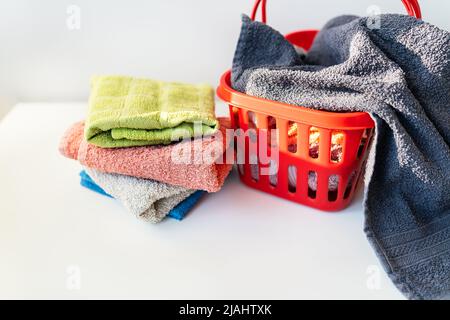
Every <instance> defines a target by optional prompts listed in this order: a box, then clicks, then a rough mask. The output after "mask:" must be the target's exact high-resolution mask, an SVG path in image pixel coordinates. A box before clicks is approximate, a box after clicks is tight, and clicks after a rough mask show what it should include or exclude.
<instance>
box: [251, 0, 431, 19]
mask: <svg viewBox="0 0 450 320" xmlns="http://www.w3.org/2000/svg"><path fill="white" fill-rule="evenodd" d="M266 2H267V0H256V1H255V4H254V5H253V9H252V14H251V16H250V17H251V19H252V20H255V18H256V13H257V12H258V8H259V5H260V3H262V4H261V21H262V22H263V23H266V21H267V15H266ZM402 2H403V5H404V6H405V8H406V11H407V12H408V14H409V15H410V16H413V17H416V18H417V19H422V11H421V10H420V6H419V2H418V1H417V0H402Z"/></svg>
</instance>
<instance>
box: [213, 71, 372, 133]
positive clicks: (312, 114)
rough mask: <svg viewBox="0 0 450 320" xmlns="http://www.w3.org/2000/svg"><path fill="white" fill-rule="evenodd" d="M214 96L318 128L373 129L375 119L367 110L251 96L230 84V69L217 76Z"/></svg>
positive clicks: (256, 110)
mask: <svg viewBox="0 0 450 320" xmlns="http://www.w3.org/2000/svg"><path fill="white" fill-rule="evenodd" d="M216 92H217V95H218V96H219V98H220V99H222V100H223V101H225V102H227V103H228V104H230V105H232V106H235V107H238V108H242V109H246V110H249V111H253V112H258V113H262V114H265V115H268V116H273V117H275V118H282V119H285V120H288V121H295V122H299V123H304V124H309V125H313V126H317V127H321V128H328V129H342V130H357V129H367V128H373V127H374V126H375V122H374V121H373V119H372V117H371V116H370V114H368V113H366V112H342V113H340V112H332V111H322V110H315V109H310V108H306V107H302V106H294V105H290V104H287V103H282V102H277V101H273V100H269V99H264V98H258V97H253V96H250V95H247V94H245V93H242V92H239V91H236V90H234V89H233V88H232V87H231V70H227V71H225V73H223V74H222V76H221V77H220V83H219V86H218V87H217V90H216Z"/></svg>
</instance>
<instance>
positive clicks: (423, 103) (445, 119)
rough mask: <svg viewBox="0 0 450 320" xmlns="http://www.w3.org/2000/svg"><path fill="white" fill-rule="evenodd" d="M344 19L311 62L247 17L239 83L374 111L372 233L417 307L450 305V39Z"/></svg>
mask: <svg viewBox="0 0 450 320" xmlns="http://www.w3.org/2000/svg"><path fill="white" fill-rule="evenodd" d="M380 19H381V20H380V22H381V28H379V29H371V28H369V27H368V24H367V18H358V17H354V16H342V17H338V18H336V19H333V20H332V21H330V22H329V23H328V24H327V25H326V26H325V27H324V28H323V30H322V31H321V32H320V33H319V34H318V36H317V38H316V40H315V42H314V44H313V47H312V48H311V50H310V51H309V53H308V55H307V56H306V58H305V59H304V60H301V59H300V58H299V56H295V55H294V53H293V50H294V48H293V46H292V45H290V44H289V43H288V42H287V41H286V40H284V39H283V38H282V37H281V35H280V34H279V33H278V32H276V31H274V30H273V29H271V28H270V27H268V26H266V25H263V24H261V23H258V22H252V21H250V20H249V19H248V18H247V17H244V18H243V26H242V31H241V35H240V39H239V42H238V46H237V49H236V54H235V57H234V61H233V69H232V71H233V75H232V85H233V87H234V88H235V89H237V90H239V91H242V92H246V93H247V94H249V95H253V96H257V97H261V98H266V99H271V100H276V101H281V102H284V103H289V104H292V105H301V106H306V107H310V108H320V109H326V110H331V111H365V112H369V113H370V114H371V115H372V117H373V119H374V120H375V122H376V136H375V140H374V148H372V150H371V152H370V155H369V161H368V167H367V174H366V177H365V183H366V187H367V188H366V191H365V200H364V207H365V216H366V221H365V228H364V230H365V232H366V234H367V236H368V239H369V240H370V242H371V243H372V245H373V247H374V248H375V250H376V252H377V254H378V256H379V258H380V260H381V262H382V264H383V265H384V267H385V269H386V271H387V273H388V274H389V276H390V278H391V279H392V280H393V282H394V283H395V285H396V286H397V287H398V288H399V289H400V290H401V291H402V292H403V293H404V294H405V295H406V296H407V297H409V298H411V299H445V298H450V148H449V145H450V34H449V33H448V32H447V31H443V30H440V29H438V28H437V27H434V26H432V25H430V24H428V23H425V22H423V21H420V20H417V19H415V18H413V17H409V16H403V15H381V16H380Z"/></svg>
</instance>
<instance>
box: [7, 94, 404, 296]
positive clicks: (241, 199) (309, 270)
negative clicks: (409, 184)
mask: <svg viewBox="0 0 450 320" xmlns="http://www.w3.org/2000/svg"><path fill="white" fill-rule="evenodd" d="M218 109H219V113H224V112H225V107H224V106H223V105H219V106H218ZM85 113H86V105H85V104H83V103H59V104H19V105H17V106H16V107H15V108H13V110H12V111H11V112H10V113H9V114H8V115H7V116H6V117H5V118H4V119H3V120H2V121H1V122H0V298H44V299H45V298H62V299H72V298H74V299H78V298H138V299H139V298H149V299H310V298H311V299H316V298H323V299H347V298H352V299H402V298H403V296H402V295H401V294H400V293H399V292H398V291H397V289H396V288H395V287H394V286H393V285H392V284H391V282H390V281H389V279H388V278H387V276H386V274H385V273H384V271H383V270H382V267H381V266H380V264H379V263H378V260H377V259H376V256H375V254H374V252H373V250H372V248H371V247H370V245H369V243H368V241H367V240H366V238H365V235H364V233H363V211H362V205H361V202H362V196H361V192H360V194H359V196H358V197H357V199H356V200H355V201H354V202H353V204H352V205H351V206H350V207H349V208H348V209H346V210H344V211H342V212H340V213H324V212H320V211H317V210H314V209H310V208H308V207H305V206H301V205H298V204H295V203H291V202H288V201H286V200H282V199H278V198H276V197H274V196H270V195H266V194H264V193H261V192H259V191H256V190H252V189H250V188H248V187H246V186H244V185H242V184H241V183H240V182H239V179H238V176H237V173H236V171H233V173H232V174H231V176H230V177H229V179H228V180H227V181H226V183H225V185H224V187H223V189H222V190H221V191H220V192H218V193H215V194H209V195H207V196H205V197H204V198H203V199H202V200H201V202H200V203H199V204H198V205H197V206H196V207H195V209H194V210H193V211H192V212H191V213H190V214H189V215H188V216H187V217H186V219H185V220H183V221H182V222H178V221H175V220H170V219H167V220H165V221H164V222H163V223H161V224H158V225H150V224H146V223H143V222H141V221H139V220H137V219H135V218H134V217H133V216H132V215H131V214H129V213H128V212H126V211H125V209H124V208H123V207H122V206H121V205H120V203H118V202H117V201H115V200H112V199H108V198H106V197H102V196H100V195H98V194H95V193H93V192H91V191H89V190H86V189H84V188H82V187H81V186H80V185H79V177H78V173H79V171H80V165H79V164H78V163H77V162H76V161H72V160H69V159H66V158H64V157H62V156H61V155H60V154H59V153H58V143H59V140H60V138H61V136H62V134H63V133H64V131H65V130H66V129H67V128H68V127H69V126H70V125H71V124H72V123H73V122H75V121H78V120H81V119H83V118H84V115H85Z"/></svg>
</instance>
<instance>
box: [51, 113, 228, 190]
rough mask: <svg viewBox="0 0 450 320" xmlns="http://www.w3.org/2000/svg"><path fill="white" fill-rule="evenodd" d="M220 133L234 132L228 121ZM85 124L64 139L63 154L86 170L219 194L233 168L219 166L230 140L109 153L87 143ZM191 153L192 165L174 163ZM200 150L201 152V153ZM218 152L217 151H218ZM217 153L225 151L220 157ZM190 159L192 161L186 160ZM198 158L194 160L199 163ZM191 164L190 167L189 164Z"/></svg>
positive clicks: (222, 124)
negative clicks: (201, 156)
mask: <svg viewBox="0 0 450 320" xmlns="http://www.w3.org/2000/svg"><path fill="white" fill-rule="evenodd" d="M219 122H220V127H221V129H220V131H221V132H222V134H223V137H224V138H225V137H226V135H225V130H226V129H227V128H230V123H229V121H228V120H227V119H226V118H221V119H219ZM83 132H84V122H78V123H76V124H74V125H73V126H72V127H71V128H70V129H69V130H68V131H67V132H66V134H65V135H64V137H63V139H62V141H61V144H60V147H59V150H60V152H61V153H62V154H63V155H64V156H65V157H67V158H70V159H75V160H78V161H79V162H80V163H81V164H82V165H83V166H86V167H88V168H92V169H96V170H99V171H102V172H107V173H118V174H123V175H128V176H133V177H138V178H144V179H153V180H157V181H161V182H165V183H167V184H171V185H175V186H181V187H185V188H187V189H196V190H205V191H208V192H216V191H219V190H220V188H221V187H222V185H223V183H224V181H225V178H226V177H227V176H228V174H229V173H230V170H231V168H232V166H233V165H232V160H231V162H230V164H226V163H225V161H222V162H223V164H222V163H216V162H220V161H214V160H216V159H218V158H220V159H222V157H223V151H224V150H226V149H227V146H228V145H227V141H228V140H229V139H220V138H217V136H216V137H215V138H214V139H211V138H208V137H205V138H204V139H203V140H202V141H196V140H190V141H182V142H180V143H175V144H171V145H167V146H145V147H131V148H115V149H105V148H100V147H96V146H94V145H92V144H89V143H88V142H86V140H85V139H84V135H83ZM194 148H195V151H190V153H189V155H192V156H191V161H183V162H184V163H180V161H176V162H174V161H173V158H172V154H180V150H194ZM198 150H200V152H198ZM215 150H216V151H215ZM217 150H222V152H221V153H220V154H218V155H217V156H216V155H215V153H216V154H217ZM207 151H211V152H210V153H209V154H210V155H209V156H204V158H205V159H207V160H208V159H209V161H192V159H194V156H195V155H198V154H202V153H204V154H207ZM183 159H188V157H183ZM197 159H198V158H197V157H196V158H195V159H194V160H197ZM187 162H189V163H187Z"/></svg>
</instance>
